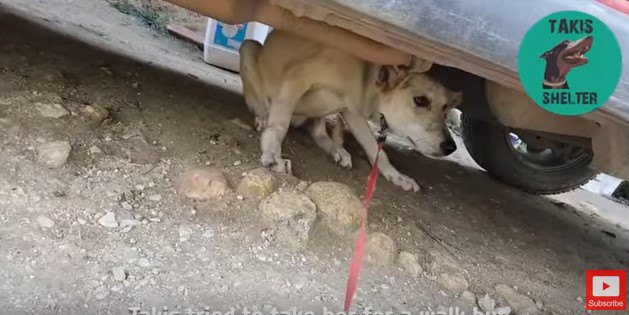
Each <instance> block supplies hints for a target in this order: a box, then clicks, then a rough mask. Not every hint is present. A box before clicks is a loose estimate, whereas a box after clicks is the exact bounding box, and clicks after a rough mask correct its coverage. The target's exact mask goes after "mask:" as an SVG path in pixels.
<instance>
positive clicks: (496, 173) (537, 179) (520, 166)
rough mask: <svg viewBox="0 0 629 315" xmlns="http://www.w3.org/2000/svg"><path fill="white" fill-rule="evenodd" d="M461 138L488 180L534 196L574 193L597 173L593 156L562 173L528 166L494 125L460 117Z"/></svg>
mask: <svg viewBox="0 0 629 315" xmlns="http://www.w3.org/2000/svg"><path fill="white" fill-rule="evenodd" d="M461 122H462V137H463V141H464V143H465V147H466V148H467V150H468V152H469V153H470V155H471V156H472V158H473V159H474V161H476V163H478V165H480V166H481V167H482V168H484V169H485V170H486V171H487V172H488V173H489V174H490V175H491V176H493V177H495V178H497V179H498V180H500V181H502V182H505V183H507V184H509V185H511V186H514V187H517V188H519V189H522V190H524V191H526V192H529V193H532V194H536V195H547V194H557V193H562V192H566V191H570V190H573V189H576V188H578V187H580V186H582V185H583V184H585V183H586V182H588V181H589V180H590V179H592V178H593V177H594V176H596V174H597V172H595V171H594V170H592V169H591V168H590V164H591V162H592V154H591V153H587V154H584V155H583V156H582V157H581V156H580V157H579V158H578V159H576V160H575V161H571V164H569V165H566V166H565V167H564V168H562V169H561V170H547V169H541V168H536V167H532V166H530V164H527V163H524V162H523V161H522V159H521V158H519V157H518V156H517V153H515V152H514V149H513V148H512V147H510V146H511V145H512V144H511V143H509V142H508V140H507V137H506V136H505V135H506V134H507V129H506V128H505V127H504V126H501V125H499V124H497V123H490V122H487V121H484V120H481V119H477V118H472V117H468V116H467V115H465V113H464V114H463V117H462V121H461Z"/></svg>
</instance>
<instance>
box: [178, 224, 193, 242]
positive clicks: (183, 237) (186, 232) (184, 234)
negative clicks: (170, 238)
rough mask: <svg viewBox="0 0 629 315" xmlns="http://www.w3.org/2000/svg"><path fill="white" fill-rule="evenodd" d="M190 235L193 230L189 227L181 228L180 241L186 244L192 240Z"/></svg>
mask: <svg viewBox="0 0 629 315" xmlns="http://www.w3.org/2000/svg"><path fill="white" fill-rule="evenodd" d="M190 235H192V229H190V228H189V227H187V226H180V227H179V241H180V242H182V243H184V242H187V241H188V240H189V239H190Z"/></svg>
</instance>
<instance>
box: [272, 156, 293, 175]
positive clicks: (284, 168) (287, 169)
mask: <svg viewBox="0 0 629 315" xmlns="http://www.w3.org/2000/svg"><path fill="white" fill-rule="evenodd" d="M271 170H272V171H274V172H276V173H284V174H289V175H292V174H293V165H292V163H291V161H290V160H289V159H277V160H276V161H275V164H274V165H273V167H271Z"/></svg>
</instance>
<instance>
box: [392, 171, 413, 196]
mask: <svg viewBox="0 0 629 315" xmlns="http://www.w3.org/2000/svg"><path fill="white" fill-rule="evenodd" d="M384 177H385V178H386V179H387V180H389V181H390V182H392V183H393V184H395V185H396V186H399V187H402V189H404V190H406V191H413V192H418V191H419V190H420V188H419V185H418V184H417V182H416V181H415V180H414V179H412V178H410V177H408V176H406V175H404V174H402V173H398V172H395V173H391V174H384Z"/></svg>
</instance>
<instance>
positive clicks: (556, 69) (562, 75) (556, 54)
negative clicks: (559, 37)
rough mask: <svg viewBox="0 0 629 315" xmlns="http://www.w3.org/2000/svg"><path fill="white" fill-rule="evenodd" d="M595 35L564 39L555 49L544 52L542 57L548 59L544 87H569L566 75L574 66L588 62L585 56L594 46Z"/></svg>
mask: <svg viewBox="0 0 629 315" xmlns="http://www.w3.org/2000/svg"><path fill="white" fill-rule="evenodd" d="M593 42H594V37H592V36H591V35H588V36H586V37H584V38H581V39H579V40H577V41H574V42H571V41H569V40H564V41H563V42H561V43H559V44H557V46H555V47H553V49H551V50H549V51H547V52H545V53H543V54H542V55H541V56H540V58H543V59H545V60H546V70H545V71H544V84H543V88H544V89H569V88H570V87H569V86H568V82H567V81H566V76H567V75H568V72H570V70H572V68H575V67H578V66H582V65H584V64H586V63H588V59H587V58H586V57H585V56H583V55H584V54H585V53H587V52H588V51H589V50H590V48H591V47H592V43H593Z"/></svg>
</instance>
